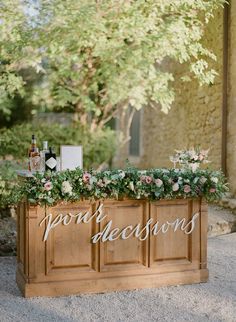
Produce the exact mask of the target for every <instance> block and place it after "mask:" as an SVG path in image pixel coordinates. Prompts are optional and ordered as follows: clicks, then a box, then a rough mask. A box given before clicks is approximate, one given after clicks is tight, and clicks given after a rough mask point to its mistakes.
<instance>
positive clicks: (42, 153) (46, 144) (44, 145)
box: [40, 141, 49, 172]
mask: <svg viewBox="0 0 236 322" xmlns="http://www.w3.org/2000/svg"><path fill="white" fill-rule="evenodd" d="M48 152H49V151H48V141H43V150H41V151H40V158H41V166H40V170H41V171H42V172H44V171H45V154H46V153H48Z"/></svg>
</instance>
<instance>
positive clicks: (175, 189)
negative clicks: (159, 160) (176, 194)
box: [172, 182, 179, 191]
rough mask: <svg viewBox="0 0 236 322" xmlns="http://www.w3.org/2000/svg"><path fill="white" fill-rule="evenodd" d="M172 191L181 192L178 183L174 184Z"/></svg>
mask: <svg viewBox="0 0 236 322" xmlns="http://www.w3.org/2000/svg"><path fill="white" fill-rule="evenodd" d="M172 190H173V191H178V190H179V184H178V182H176V183H174V184H173V186H172Z"/></svg>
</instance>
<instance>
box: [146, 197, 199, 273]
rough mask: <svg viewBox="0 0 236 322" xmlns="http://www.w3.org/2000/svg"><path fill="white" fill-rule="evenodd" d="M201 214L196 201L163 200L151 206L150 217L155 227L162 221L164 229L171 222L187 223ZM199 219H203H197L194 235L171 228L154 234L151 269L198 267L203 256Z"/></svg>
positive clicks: (151, 241)
mask: <svg viewBox="0 0 236 322" xmlns="http://www.w3.org/2000/svg"><path fill="white" fill-rule="evenodd" d="M197 211H198V209H194V207H193V202H192V201H189V200H176V201H166V202H165V201H162V202H154V203H151V213H150V216H151V218H152V219H153V224H155V223H156V222H158V225H159V227H161V226H162V225H163V224H165V223H167V222H168V223H173V222H175V220H176V219H180V220H182V219H185V223H186V224H187V223H188V222H189V221H190V220H191V219H192V216H193V215H194V214H195V213H196V212H197ZM199 217H200V214H199ZM199 220H200V218H197V220H196V221H195V228H194V231H193V232H192V233H191V234H185V232H184V231H182V230H181V229H180V228H179V229H177V230H176V231H174V229H173V227H172V226H170V225H169V228H168V230H167V231H166V232H163V231H162V230H160V231H159V232H158V234H157V235H155V236H154V235H153V234H151V237H150V249H151V251H150V267H156V268H159V269H160V270H165V269H168V270H170V271H172V270H173V271H174V270H176V267H178V265H179V266H186V269H189V268H190V267H191V268H193V267H194V266H196V265H195V264H196V260H198V261H199V256H200V252H199V247H200V238H199ZM152 227H153V225H152ZM166 227H167V226H166ZM164 231H165V229H164ZM193 252H194V254H193ZM197 265H199V263H197ZM166 267H168V268H166Z"/></svg>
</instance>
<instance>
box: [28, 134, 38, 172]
mask: <svg viewBox="0 0 236 322" xmlns="http://www.w3.org/2000/svg"><path fill="white" fill-rule="evenodd" d="M36 148H37V144H36V138H35V135H34V134H32V138H31V146H30V148H29V150H28V158H29V162H28V167H29V171H31V165H30V157H31V153H32V152H35V151H36Z"/></svg>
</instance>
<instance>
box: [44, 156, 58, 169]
mask: <svg viewBox="0 0 236 322" xmlns="http://www.w3.org/2000/svg"><path fill="white" fill-rule="evenodd" d="M45 164H46V165H47V166H48V167H49V168H50V169H54V168H55V166H56V165H57V160H55V159H54V158H53V157H51V158H50V159H48V160H47V161H46V162H45Z"/></svg>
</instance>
